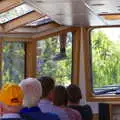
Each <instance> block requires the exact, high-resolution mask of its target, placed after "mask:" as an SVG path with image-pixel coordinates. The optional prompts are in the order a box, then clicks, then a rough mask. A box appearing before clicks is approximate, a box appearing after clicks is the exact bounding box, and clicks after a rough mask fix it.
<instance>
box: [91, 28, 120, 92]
mask: <svg viewBox="0 0 120 120" xmlns="http://www.w3.org/2000/svg"><path fill="white" fill-rule="evenodd" d="M119 31H120V28H97V29H94V30H92V32H91V52H92V78H93V81H92V83H93V91H94V93H96V94H117V93H118V92H119V93H120V32H119Z"/></svg>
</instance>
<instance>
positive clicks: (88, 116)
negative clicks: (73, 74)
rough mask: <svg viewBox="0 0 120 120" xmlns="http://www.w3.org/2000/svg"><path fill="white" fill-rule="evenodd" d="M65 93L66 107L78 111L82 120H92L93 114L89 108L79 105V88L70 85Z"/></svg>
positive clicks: (80, 96) (80, 97)
mask: <svg viewBox="0 0 120 120" xmlns="http://www.w3.org/2000/svg"><path fill="white" fill-rule="evenodd" d="M67 93H68V106H69V107H70V108H73V109H75V110H77V111H79V113H81V115H82V118H83V119H84V120H92V119H93V113H92V109H91V107H90V106H89V105H83V106H81V105H80V99H82V95H81V90H80V88H79V87H78V86H76V85H73V84H71V85H69V86H68V87H67Z"/></svg>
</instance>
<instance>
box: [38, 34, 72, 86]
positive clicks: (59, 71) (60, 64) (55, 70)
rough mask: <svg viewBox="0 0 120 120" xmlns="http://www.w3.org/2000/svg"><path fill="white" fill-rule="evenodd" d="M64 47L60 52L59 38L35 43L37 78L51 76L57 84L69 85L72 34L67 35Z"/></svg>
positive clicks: (55, 37)
mask: <svg viewBox="0 0 120 120" xmlns="http://www.w3.org/2000/svg"><path fill="white" fill-rule="evenodd" d="M65 41H66V45H65V46H66V47H65V49H66V50H65V51H66V52H65V53H64V50H63V51H62V50H60V49H61V48H60V37H59V36H54V37H50V38H48V39H45V40H40V41H38V42H37V77H40V76H45V75H47V76H51V77H53V78H54V79H55V80H56V83H57V84H62V85H65V86H66V85H68V84H70V83H71V73H72V71H71V67H72V33H71V32H69V33H67V37H66V38H65ZM60 51H61V52H60Z"/></svg>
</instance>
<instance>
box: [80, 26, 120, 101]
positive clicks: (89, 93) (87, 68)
mask: <svg viewBox="0 0 120 120" xmlns="http://www.w3.org/2000/svg"><path fill="white" fill-rule="evenodd" d="M89 31H90V29H89V28H82V34H83V46H84V55H83V56H84V66H85V83H86V97H87V101H91V102H107V103H108V102H112V103H114V102H119V101H120V96H116V95H109V96H105V95H100V96H99V95H94V94H93V92H92V82H91V81H92V76H91V56H90V43H89V42H90V41H89V39H90V38H89Z"/></svg>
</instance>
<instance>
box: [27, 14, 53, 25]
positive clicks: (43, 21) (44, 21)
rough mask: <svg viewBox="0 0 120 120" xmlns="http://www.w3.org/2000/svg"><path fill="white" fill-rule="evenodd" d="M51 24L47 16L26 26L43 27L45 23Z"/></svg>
mask: <svg viewBox="0 0 120 120" xmlns="http://www.w3.org/2000/svg"><path fill="white" fill-rule="evenodd" d="M50 22H52V19H51V18H50V17H48V16H44V17H42V18H40V19H38V20H36V21H33V22H32V23H28V24H26V26H37V25H44V24H47V23H50Z"/></svg>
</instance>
